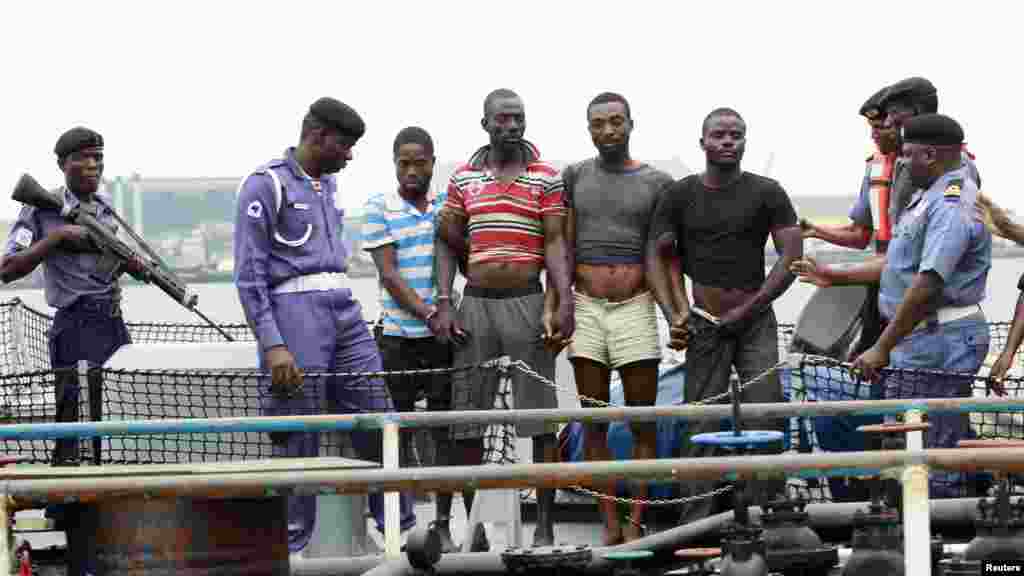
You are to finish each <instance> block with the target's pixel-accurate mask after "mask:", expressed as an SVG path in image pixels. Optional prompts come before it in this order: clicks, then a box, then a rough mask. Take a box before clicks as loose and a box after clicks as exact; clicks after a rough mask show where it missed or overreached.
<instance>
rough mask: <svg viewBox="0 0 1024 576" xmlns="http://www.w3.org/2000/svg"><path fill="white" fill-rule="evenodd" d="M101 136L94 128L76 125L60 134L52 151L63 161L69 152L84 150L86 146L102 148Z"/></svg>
mask: <svg viewBox="0 0 1024 576" xmlns="http://www.w3.org/2000/svg"><path fill="white" fill-rule="evenodd" d="M102 147H103V136H100V135H99V133H98V132H96V131H95V130H90V129H88V128H85V127H83V126H76V127H74V128H72V129H70V130H68V131H67V132H65V133H63V134H61V135H60V138H58V139H57V144H56V145H55V146H54V147H53V153H54V154H56V155H57V158H58V159H59V160H61V161H63V160H64V159H65V158H67V157H68V155H70V154H74V153H75V152H79V151H81V150H85V149H86V148H102Z"/></svg>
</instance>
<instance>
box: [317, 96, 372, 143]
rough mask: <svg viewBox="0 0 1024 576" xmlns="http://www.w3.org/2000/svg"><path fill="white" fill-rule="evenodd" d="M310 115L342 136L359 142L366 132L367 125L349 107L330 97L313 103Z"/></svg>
mask: <svg viewBox="0 0 1024 576" xmlns="http://www.w3.org/2000/svg"><path fill="white" fill-rule="evenodd" d="M309 113H310V114H312V115H313V116H315V117H316V119H317V120H319V121H321V122H323V123H324V124H326V125H327V126H330V127H331V128H333V129H335V130H337V131H338V132H341V133H342V135H344V136H347V137H349V138H351V139H352V141H353V142H354V141H356V140H359V139H360V138H362V137H363V133H364V132H366V124H365V123H363V119H362V118H360V117H359V114H358V113H356V111H355V110H353V109H352V108H351V107H350V106H349V105H347V104H345V103H344V102H340V101H338V100H335V99H334V98H330V97H326V96H325V97H323V98H321V99H319V100H317V101H316V102H313V104H312V105H310V107H309Z"/></svg>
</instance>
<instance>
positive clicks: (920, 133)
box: [903, 114, 964, 146]
mask: <svg viewBox="0 0 1024 576" xmlns="http://www.w3.org/2000/svg"><path fill="white" fill-rule="evenodd" d="M903 141H904V142H908V143H911V144H926V145H929V146H959V145H961V144H963V142H964V130H963V128H961V127H960V124H959V123H958V122H957V121H956V120H953V119H952V118H950V117H949V116H944V115H942V114H922V115H921V116H914V117H913V118H911V119H909V120H907V121H906V122H904V123H903Z"/></svg>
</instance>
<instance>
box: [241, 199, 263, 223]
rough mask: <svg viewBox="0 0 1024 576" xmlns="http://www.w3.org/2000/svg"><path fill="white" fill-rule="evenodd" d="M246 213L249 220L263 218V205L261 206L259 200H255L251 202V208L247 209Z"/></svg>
mask: <svg viewBox="0 0 1024 576" xmlns="http://www.w3.org/2000/svg"><path fill="white" fill-rule="evenodd" d="M245 213H246V214H247V215H248V216H249V218H256V219H259V218H260V217H262V216H263V204H260V201H259V200H253V201H252V202H249V206H248V207H247V208H246V209H245Z"/></svg>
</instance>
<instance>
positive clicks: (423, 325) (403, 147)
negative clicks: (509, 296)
mask: <svg viewBox="0 0 1024 576" xmlns="http://www.w3.org/2000/svg"><path fill="white" fill-rule="evenodd" d="M394 160H395V172H396V176H397V177H398V189H397V191H394V192H391V193H388V194H377V195H374V196H372V197H371V198H370V200H369V201H368V202H367V204H366V224H365V225H364V228H363V249H364V250H367V251H369V252H370V254H371V255H372V256H373V261H374V263H375V264H376V265H377V272H378V277H379V279H380V290H381V292H380V299H381V317H380V323H381V330H380V338H379V340H378V345H379V347H380V353H381V357H382V360H383V362H384V369H385V370H418V369H423V368H448V367H450V366H451V365H452V349H451V345H450V344H447V343H441V342H440V341H438V340H436V339H435V338H434V334H435V333H436V332H437V324H436V322H437V306H436V304H437V302H436V295H435V286H436V280H435V277H436V275H435V273H434V270H435V266H434V216H435V214H436V213H437V211H438V210H439V208H440V207H441V206H442V205H443V204H444V200H445V198H444V196H443V195H441V196H439V197H437V198H430V194H429V192H430V179H431V177H432V176H433V172H434V143H433V141H432V140H431V138H430V135H429V134H428V133H427V132H426V131H425V130H423V129H422V128H418V127H415V126H413V127H409V128H405V129H403V130H402V131H401V132H399V133H398V136H397V137H396V138H395V143H394ZM388 387H389V388H390V390H391V397H392V399H393V400H394V403H395V409H396V410H398V411H399V412H411V411H412V410H413V409H414V404H415V402H416V399H417V396H418V395H419V393H420V391H421V390H422V391H423V393H424V395H425V396H426V398H427V408H428V409H429V410H449V409H450V407H451V376H450V375H449V374H436V375H419V376H409V377H395V376H392V377H389V378H388ZM431 430H432V431H433V432H432V435H433V438H434V443H435V447H436V454H437V457H436V463H437V465H439V466H445V465H447V464H448V454H449V452H450V451H451V449H450V446H449V444H450V442H449V435H448V429H447V428H432V429H431ZM402 434H403V441H402V452H401V463H402V466H407V465H409V463H410V461H412V460H413V458H412V442H411V440H412V438H411V436H410V435H409V433H408V432H403V433H402ZM436 504H437V528H438V531H439V532H440V534H441V539H442V545H443V547H444V551H445V552H450V551H453V550H454V549H455V547H454V545H453V544H452V541H451V534H450V532H449V529H448V518H449V516H450V515H451V507H452V495H451V494H450V493H447V494H438V495H437V499H436Z"/></svg>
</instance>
